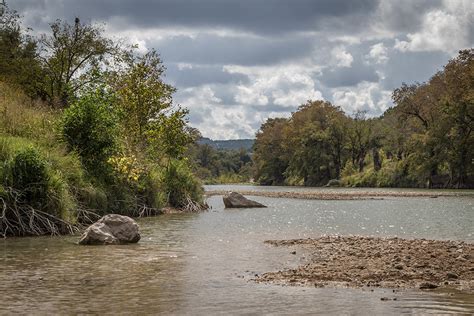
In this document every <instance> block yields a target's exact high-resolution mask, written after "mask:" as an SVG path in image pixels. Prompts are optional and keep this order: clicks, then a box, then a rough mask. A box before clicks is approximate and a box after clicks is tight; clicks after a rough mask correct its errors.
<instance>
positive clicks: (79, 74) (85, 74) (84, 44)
mask: <svg viewBox="0 0 474 316" xmlns="http://www.w3.org/2000/svg"><path fill="white" fill-rule="evenodd" d="M50 26H51V35H46V34H43V35H42V36H41V37H40V40H39V44H40V48H41V53H40V58H41V61H42V63H43V68H44V71H45V82H44V91H45V94H46V97H47V100H48V102H49V103H50V104H51V105H53V106H57V107H67V106H68V105H69V103H70V100H71V98H72V97H73V96H75V95H76V93H77V92H78V91H79V90H80V89H81V88H82V87H84V86H86V85H88V84H90V83H93V82H95V81H97V79H98V78H99V77H100V73H101V68H102V67H103V66H106V65H107V63H108V62H109V61H110V59H108V57H109V56H110V55H112V54H116V53H117V45H115V44H114V42H113V41H112V40H110V39H108V38H106V37H105V36H104V34H103V29H102V28H101V27H100V26H99V25H96V24H87V23H86V24H84V23H82V22H81V21H80V19H79V18H77V17H76V18H75V20H74V23H73V24H69V23H68V22H66V21H61V20H56V21H55V22H53V23H51V25H50Z"/></svg>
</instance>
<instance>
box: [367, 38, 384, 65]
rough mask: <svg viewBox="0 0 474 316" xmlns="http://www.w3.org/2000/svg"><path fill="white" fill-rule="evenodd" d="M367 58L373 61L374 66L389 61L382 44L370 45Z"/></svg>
mask: <svg viewBox="0 0 474 316" xmlns="http://www.w3.org/2000/svg"><path fill="white" fill-rule="evenodd" d="M367 57H368V58H369V59H371V60H373V61H374V62H375V63H376V64H384V63H386V62H387V61H388V59H389V58H388V52H387V48H386V47H385V46H384V45H383V43H378V44H375V45H372V46H371V47H370V51H369V55H368V56H367Z"/></svg>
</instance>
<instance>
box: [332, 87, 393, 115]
mask: <svg viewBox="0 0 474 316" xmlns="http://www.w3.org/2000/svg"><path fill="white" fill-rule="evenodd" d="M391 95H392V92H391V91H386V90H382V89H381V87H380V86H379V84H378V83H375V82H366V81H364V82H361V83H359V84H358V85H357V86H356V87H352V88H351V89H347V88H344V89H335V90H334V91H333V95H332V97H333V100H334V103H335V104H337V105H339V106H341V107H342V109H343V110H344V111H345V112H346V113H348V114H353V113H355V112H356V111H366V112H367V115H368V116H378V115H381V114H382V113H383V112H384V111H385V110H387V109H388V108H389V107H390V106H391V105H392V102H391Z"/></svg>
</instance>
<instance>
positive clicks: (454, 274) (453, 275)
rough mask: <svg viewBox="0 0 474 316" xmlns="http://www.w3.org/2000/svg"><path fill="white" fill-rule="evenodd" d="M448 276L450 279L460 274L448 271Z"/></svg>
mask: <svg viewBox="0 0 474 316" xmlns="http://www.w3.org/2000/svg"><path fill="white" fill-rule="evenodd" d="M446 276H447V277H448V279H457V278H459V276H458V275H457V274H456V273H453V272H448V273H446Z"/></svg>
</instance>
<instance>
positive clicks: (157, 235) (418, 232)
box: [0, 186, 474, 315]
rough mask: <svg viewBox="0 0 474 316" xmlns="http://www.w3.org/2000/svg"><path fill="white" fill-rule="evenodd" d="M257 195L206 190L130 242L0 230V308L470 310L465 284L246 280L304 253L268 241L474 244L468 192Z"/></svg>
mask: <svg viewBox="0 0 474 316" xmlns="http://www.w3.org/2000/svg"><path fill="white" fill-rule="evenodd" d="M239 188H240V189H241V187H238V186H225V187H223V186H208V187H206V189H207V190H237V189H239ZM248 189H254V190H270V191H277V190H279V189H280V190H285V189H284V188H275V187H272V188H265V187H249V188H248ZM295 190H297V189H295ZM331 190H339V189H331ZM253 199H254V200H256V201H258V202H261V203H263V204H265V205H267V206H268V208H265V209H238V210H225V209H224V205H223V203H222V198H221V197H220V196H213V197H210V198H209V199H208V203H209V204H210V205H211V207H212V208H211V209H210V210H209V211H208V212H204V213H199V214H166V215H161V216H158V217H153V218H143V219H140V220H139V224H140V226H141V231H142V240H141V241H140V242H139V243H138V244H134V245H123V246H107V247H101V246H92V247H81V246H78V245H76V244H75V243H76V242H77V239H78V238H77V236H66V237H39V238H38V237H36V238H8V239H4V240H0V254H1V263H0V268H1V270H0V293H1V295H2V300H1V301H0V314H16V313H27V314H32V313H35V314H38V313H39V314H51V313H56V314H57V313H59V314H77V313H100V314H104V313H106V314H116V313H133V314H179V315H183V314H184V315H186V314H188V315H209V314H226V315H227V314H286V315H290V314H291V315H295V314H318V313H319V314H335V315H340V314H348V313H352V314H384V315H387V314H400V313H415V314H416V313H420V314H421V313H466V314H469V313H474V295H473V294H471V293H465V292H456V291H438V290H434V291H421V290H410V289H405V290H397V291H396V292H393V289H383V288H375V289H374V288H357V289H353V288H316V287H294V286H281V285H275V284H259V283H255V282H254V281H252V280H253V279H254V278H255V275H261V274H263V273H265V272H268V271H277V270H280V269H282V268H285V267H288V266H294V267H296V266H298V265H299V264H300V263H301V262H300V261H301V257H300V256H299V255H296V256H295V255H294V254H293V253H291V251H290V250H289V249H288V248H286V247H274V246H272V245H268V244H265V243H264V241H265V240H272V239H273V240H275V239H277V240H282V239H296V238H309V237H318V236H322V235H334V234H338V235H363V236H378V237H395V236H397V237H402V238H427V239H436V240H462V241H465V242H469V243H472V242H474V195H472V194H470V191H467V193H466V194H465V195H463V196H458V197H452V196H448V197H445V196H440V197H438V198H436V199H433V198H430V197H387V198H384V199H374V200H330V201H326V200H305V199H290V198H269V197H264V196H255V197H253ZM385 297H389V298H390V300H389V301H387V300H381V298H385ZM394 298H396V300H393V299H394Z"/></svg>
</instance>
